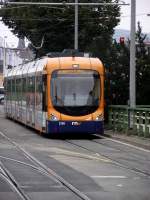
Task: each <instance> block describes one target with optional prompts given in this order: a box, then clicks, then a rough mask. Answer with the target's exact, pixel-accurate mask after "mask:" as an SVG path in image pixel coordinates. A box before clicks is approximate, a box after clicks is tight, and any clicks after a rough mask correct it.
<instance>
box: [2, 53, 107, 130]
mask: <svg viewBox="0 0 150 200" xmlns="http://www.w3.org/2000/svg"><path fill="white" fill-rule="evenodd" d="M4 87H5V113H6V117H8V118H11V119H14V120H15V121H19V122H21V123H23V124H25V125H27V126H30V127H32V128H34V129H36V130H38V131H40V132H41V133H45V134H57V133H58V134H59V133H70V134H71V133H77V134H78V133H85V134H102V133H103V131H104V128H103V124H104V67H103V64H102V62H101V61H100V60H99V59H98V58H93V57H87V55H86V56H85V57H84V54H83V55H81V54H80V55H79V56H78V55H77V56H74V55H67V56H61V55H59V56H58V55H57V56H56V55H55V56H54V55H52V54H50V55H49V56H46V57H43V58H41V59H38V60H35V61H32V62H28V63H26V64H21V65H18V66H16V67H13V68H11V69H7V72H6V75H5V78H4Z"/></svg>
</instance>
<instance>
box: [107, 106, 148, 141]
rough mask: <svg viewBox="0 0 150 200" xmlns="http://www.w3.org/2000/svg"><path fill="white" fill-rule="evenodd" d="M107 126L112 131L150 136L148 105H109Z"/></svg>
mask: <svg viewBox="0 0 150 200" xmlns="http://www.w3.org/2000/svg"><path fill="white" fill-rule="evenodd" d="M109 126H110V127H111V128H112V129H113V130H114V131H123V132H126V133H128V132H130V131H131V132H132V133H134V134H137V135H139V136H144V137H150V106H137V107H136V108H135V109H132V108H129V107H128V106H120V105H118V106H109Z"/></svg>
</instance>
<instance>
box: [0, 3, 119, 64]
mask: <svg viewBox="0 0 150 200" xmlns="http://www.w3.org/2000/svg"><path fill="white" fill-rule="evenodd" d="M19 1H21V0H17V2H19ZM39 1H40V0H39ZM36 2H37V0H36ZM40 2H41V1H40ZM44 2H47V1H46V0H45V1H44ZM48 2H57V3H58V2H63V0H51V1H48ZM67 2H74V0H69V1H67ZM79 2H87V0H80V1H79ZM90 2H98V1H97V0H91V1H90ZM101 2H108V3H109V2H118V0H115V1H113V0H107V1H106V0H101ZM119 10H120V8H119V7H118V6H116V5H113V6H97V7H90V6H80V7H79V49H80V50H81V51H94V53H95V55H96V56H98V57H101V58H102V60H104V61H105V60H106V59H105V58H106V57H107V54H106V52H107V50H108V48H109V47H110V44H111V41H112V35H113V33H114V27H115V26H116V25H117V24H118V22H119V19H118V18H117V17H119V16H120V13H119ZM0 15H1V16H2V20H3V22H4V23H5V25H7V26H8V27H9V28H11V29H12V32H13V33H14V34H16V35H17V36H19V37H27V38H28V39H29V41H31V43H32V44H34V45H35V46H39V45H40V43H41V40H42V37H43V36H44V44H43V47H42V49H40V50H38V56H42V55H45V54H46V53H48V52H50V51H62V50H63V49H67V48H69V49H70V48H74V7H73V6H62V7H60V6H59V7H56V6H53V7H49V6H9V5H7V4H6V5H4V6H3V9H2V12H1V14H0Z"/></svg>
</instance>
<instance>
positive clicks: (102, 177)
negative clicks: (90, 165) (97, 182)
mask: <svg viewBox="0 0 150 200" xmlns="http://www.w3.org/2000/svg"><path fill="white" fill-rule="evenodd" d="M91 178H127V177H126V176H91Z"/></svg>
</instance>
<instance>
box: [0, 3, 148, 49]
mask: <svg viewBox="0 0 150 200" xmlns="http://www.w3.org/2000/svg"><path fill="white" fill-rule="evenodd" d="M124 2H125V3H130V2H131V0H124ZM130 8H131V7H130V6H122V7H121V13H122V14H121V21H120V24H119V25H118V26H117V27H116V29H126V30H130ZM148 13H149V14H150V0H136V20H137V21H140V23H141V26H142V30H143V32H144V33H150V17H148V16H147V14H148ZM0 36H1V37H4V36H7V38H6V41H7V43H8V44H9V46H10V47H16V46H17V44H18V39H17V37H15V36H14V35H13V34H12V33H11V32H10V30H9V29H8V28H7V27H6V26H4V25H3V24H2V22H0Z"/></svg>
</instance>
